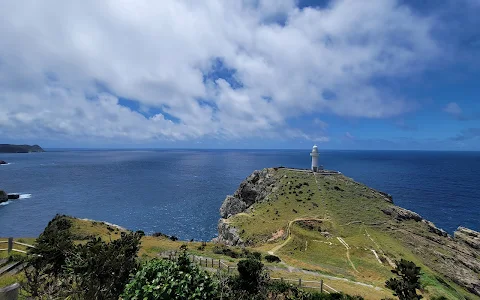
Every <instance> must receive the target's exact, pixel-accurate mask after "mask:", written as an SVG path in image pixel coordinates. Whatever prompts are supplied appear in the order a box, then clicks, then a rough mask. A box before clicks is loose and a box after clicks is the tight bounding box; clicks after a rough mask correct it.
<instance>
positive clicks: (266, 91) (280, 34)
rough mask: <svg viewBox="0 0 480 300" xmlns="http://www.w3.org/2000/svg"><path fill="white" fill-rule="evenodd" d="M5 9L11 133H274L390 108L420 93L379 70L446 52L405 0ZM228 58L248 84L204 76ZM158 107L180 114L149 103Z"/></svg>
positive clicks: (399, 71) (399, 69)
mask: <svg viewBox="0 0 480 300" xmlns="http://www.w3.org/2000/svg"><path fill="white" fill-rule="evenodd" d="M0 18H1V19H2V26H0V37H1V40H2V47H1V49H0V133H1V134H2V135H4V136H18V135H23V136H29V135H30V136H36V137H44V138H48V137H72V138H99V139H105V138H106V139H125V140H152V139H172V140H179V139H193V138H199V137H204V136H215V137H220V138H241V137H245V136H252V135H254V136H266V137H276V136H278V135H282V133H281V132H282V131H284V130H285V129H286V128H287V129H288V120H289V118H294V117H298V116H302V115H304V114H310V113H313V112H315V113H318V112H330V113H334V114H337V115H340V116H353V117H367V118H383V117H389V116H394V115H398V114H401V113H403V112H405V111H408V110H410V109H412V106H411V103H409V102H408V101H406V100H405V99H402V98H400V97H395V96H393V95H391V94H389V93H388V91H387V90H385V89H383V88H381V87H378V86H375V85H374V84H372V80H373V78H375V77H377V76H387V77H395V76H407V75H410V74H413V73H416V72H420V71H422V70H423V69H424V68H427V67H428V66H429V64H430V63H431V62H432V61H433V60H435V58H437V57H438V55H439V54H440V53H439V52H440V51H439V49H438V47H437V45H436V42H435V40H434V39H433V37H432V36H431V34H430V31H431V29H432V28H433V27H434V26H435V20H433V19H432V18H427V17H421V16H418V15H416V14H414V13H412V12H411V11H410V10H409V9H408V8H407V7H405V6H402V5H399V4H398V3H397V1H394V0H376V1H356V0H345V1H334V2H332V3H331V4H330V5H329V6H328V7H327V8H325V9H314V8H306V9H298V8H297V7H296V6H295V1H294V0H276V1H272V0H261V1H258V0H243V1H237V0H206V1H187V0H185V1H180V0H165V1H147V0H137V1H126V0H122V1H120V0H115V1H114V0H109V1H94V0H83V1H61V0H49V1H42V2H36V1H26V0H25V1H3V2H2V3H0ZM275 20H283V21H286V22H285V26H281V25H279V24H277V23H275V22H274V21H275ZM218 59H221V60H222V61H223V63H224V65H225V67H226V68H228V69H229V70H233V74H232V76H233V78H235V80H237V81H238V82H239V83H240V84H241V87H240V88H234V87H232V86H231V85H230V84H229V83H228V81H227V79H228V78H227V77H226V76H225V74H222V73H219V74H218V75H219V76H220V77H223V78H219V79H214V78H209V77H208V78H207V79H206V80H205V77H204V76H205V75H206V74H210V73H211V72H212V69H213V66H214V65H215V64H216V61H217V60H218ZM326 90H329V91H331V92H332V93H334V95H335V97H333V98H324V97H323V95H324V92H325V91H326ZM118 97H122V98H127V99H132V100H135V101H138V102H139V107H140V112H137V111H132V110H130V109H128V108H126V107H124V106H122V105H120V104H119V102H118ZM200 100H201V101H200ZM155 108H161V109H162V111H164V112H165V113H167V114H169V115H171V116H173V117H174V118H175V120H176V121H170V120H168V119H166V118H165V116H164V115H162V114H158V115H156V116H154V117H145V115H144V114H142V113H145V112H148V111H150V110H151V109H155ZM152 111H153V110H152ZM141 112H142V113H141ZM177 120H178V122H177ZM290 129H291V130H293V132H297V133H298V132H301V131H299V130H298V129H295V128H290ZM299 134H300V135H301V134H302V133H299ZM304 137H305V138H306V139H311V140H313V139H320V140H321V139H328V138H327V137H319V138H312V137H310V136H308V135H306V134H305V135H304Z"/></svg>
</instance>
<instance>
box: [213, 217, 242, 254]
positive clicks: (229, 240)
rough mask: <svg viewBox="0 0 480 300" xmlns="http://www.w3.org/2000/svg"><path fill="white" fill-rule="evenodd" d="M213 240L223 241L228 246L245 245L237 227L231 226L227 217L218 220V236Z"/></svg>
mask: <svg viewBox="0 0 480 300" xmlns="http://www.w3.org/2000/svg"><path fill="white" fill-rule="evenodd" d="M213 242H216V243H222V244H225V245H228V246H242V247H243V246H245V243H244V241H243V240H242V238H240V235H239V234H238V231H237V229H236V228H235V227H232V226H230V225H229V224H228V222H227V220H225V219H220V221H219V222H218V237H216V238H214V239H213Z"/></svg>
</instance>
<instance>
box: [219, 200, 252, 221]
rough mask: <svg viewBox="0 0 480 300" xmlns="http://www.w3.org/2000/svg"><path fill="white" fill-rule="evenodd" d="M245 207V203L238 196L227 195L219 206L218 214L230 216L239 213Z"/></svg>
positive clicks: (225, 216)
mask: <svg viewBox="0 0 480 300" xmlns="http://www.w3.org/2000/svg"><path fill="white" fill-rule="evenodd" d="M245 209H247V204H246V203H245V202H243V201H242V200H241V199H239V198H235V197H233V196H227V198H225V201H223V204H222V206H221V207H220V216H221V217H222V218H224V219H226V218H230V216H233V215H236V214H238V213H241V212H243V211H245Z"/></svg>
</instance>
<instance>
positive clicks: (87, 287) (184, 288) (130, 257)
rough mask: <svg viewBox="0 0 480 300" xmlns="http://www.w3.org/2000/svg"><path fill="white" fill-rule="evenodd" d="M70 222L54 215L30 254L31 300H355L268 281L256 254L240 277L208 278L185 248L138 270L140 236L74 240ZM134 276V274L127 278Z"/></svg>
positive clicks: (241, 264)
mask: <svg viewBox="0 0 480 300" xmlns="http://www.w3.org/2000/svg"><path fill="white" fill-rule="evenodd" d="M71 227H72V222H71V220H70V219H69V218H67V217H65V216H58V215H57V216H56V217H55V218H54V219H53V220H52V221H50V223H49V224H48V226H47V228H45V231H44V232H43V233H42V234H41V235H40V237H39V238H38V239H37V241H36V248H34V249H32V250H31V251H30V258H29V259H28V261H27V263H28V265H27V267H26V268H25V275H26V283H25V284H24V289H25V291H26V292H27V295H26V296H27V297H28V298H34V299H119V297H120V295H121V294H122V292H123V294H122V298H123V299H125V300H126V299H213V300H215V299H225V300H228V299H232V300H242V299H248V300H264V299H265V300H266V299H279V300H280V299H282V300H283V299H285V300H287V299H298V300H315V299H319V300H320V299H323V300H333V299H342V300H343V299H345V300H358V299H362V298H361V297H351V296H348V295H343V294H320V293H316V292H308V291H305V290H302V289H300V288H299V287H296V286H293V285H290V284H286V283H283V282H273V281H271V280H269V276H268V273H267V271H266V269H265V267H264V265H263V263H262V262H261V261H260V259H261V255H260V253H256V252H253V253H250V252H248V251H243V253H242V256H243V255H244V257H246V259H244V260H242V261H240V262H239V263H238V265H237V267H238V275H230V274H227V273H226V272H223V271H219V272H217V273H216V274H213V273H209V272H207V271H205V270H203V269H200V267H198V266H197V265H195V264H192V263H191V262H190V261H189V259H188V256H187V252H186V250H187V249H186V247H184V248H182V249H181V250H182V251H181V255H180V257H179V259H178V260H177V261H175V262H172V261H168V260H158V259H154V260H152V261H149V262H147V263H145V264H144V265H143V266H142V268H141V269H140V270H138V265H137V253H138V250H139V243H140V238H141V236H142V234H141V233H138V232H137V233H128V234H125V233H122V236H121V238H120V239H117V240H114V241H110V242H108V243H107V242H104V241H102V240H101V239H100V238H94V237H90V238H89V239H90V240H89V241H82V242H81V243H78V241H74V240H75V237H74V236H73V235H72V233H71ZM131 274H134V275H131Z"/></svg>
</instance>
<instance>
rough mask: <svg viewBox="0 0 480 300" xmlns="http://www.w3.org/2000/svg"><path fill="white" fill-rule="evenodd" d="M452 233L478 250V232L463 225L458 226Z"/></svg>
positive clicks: (479, 238) (479, 233)
mask: <svg viewBox="0 0 480 300" xmlns="http://www.w3.org/2000/svg"><path fill="white" fill-rule="evenodd" d="M453 235H454V237H455V239H457V240H459V241H462V242H464V243H465V244H467V245H469V246H470V247H472V248H475V249H478V250H480V232H478V231H475V230H471V229H468V228H465V227H458V229H457V230H456V231H455V233H454V234H453Z"/></svg>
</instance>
